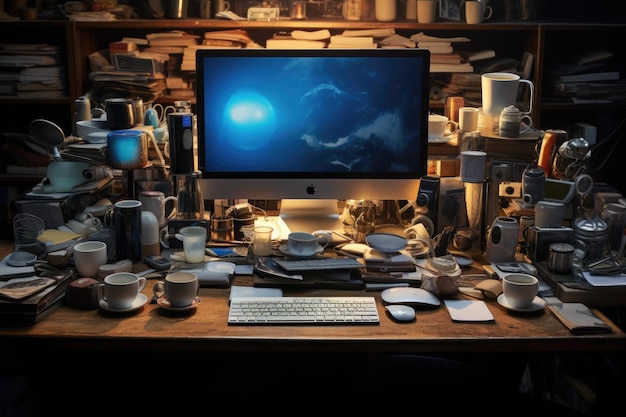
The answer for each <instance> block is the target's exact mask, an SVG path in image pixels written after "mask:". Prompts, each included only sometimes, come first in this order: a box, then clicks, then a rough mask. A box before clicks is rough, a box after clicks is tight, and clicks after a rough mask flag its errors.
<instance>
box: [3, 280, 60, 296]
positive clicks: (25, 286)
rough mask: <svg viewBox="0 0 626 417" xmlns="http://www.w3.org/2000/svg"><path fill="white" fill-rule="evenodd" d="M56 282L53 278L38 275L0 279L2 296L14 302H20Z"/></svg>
mask: <svg viewBox="0 0 626 417" xmlns="http://www.w3.org/2000/svg"><path fill="white" fill-rule="evenodd" d="M54 283H55V280H54V279H52V278H47V277H38V276H36V275H33V276H31V277H24V278H12V279H10V280H8V281H0V298H4V299H5V300H8V301H12V302H20V301H22V300H24V299H26V298H28V297H30V296H31V295H34V294H37V293H38V292H40V291H42V290H43V289H44V288H46V287H49V286H50V285H52V284H54Z"/></svg>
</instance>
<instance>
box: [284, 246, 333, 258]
mask: <svg viewBox="0 0 626 417" xmlns="http://www.w3.org/2000/svg"><path fill="white" fill-rule="evenodd" d="M278 250H279V251H280V253H282V254H283V255H286V256H291V257H294V258H312V257H314V256H317V255H319V254H320V253H322V252H324V248H323V247H321V246H320V245H317V248H316V249H315V252H314V253H312V254H310V255H294V254H292V253H291V252H289V246H287V244H284V245H280V247H279V248H278Z"/></svg>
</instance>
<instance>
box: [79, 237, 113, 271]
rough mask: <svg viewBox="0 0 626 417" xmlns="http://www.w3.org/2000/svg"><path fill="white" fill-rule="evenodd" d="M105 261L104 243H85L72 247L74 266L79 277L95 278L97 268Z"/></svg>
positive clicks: (105, 249)
mask: <svg viewBox="0 0 626 417" xmlns="http://www.w3.org/2000/svg"><path fill="white" fill-rule="evenodd" d="M107 260H108V256H107V244H106V243H104V242H99V241H87V242H80V243H78V244H76V245H74V265H75V266H76V271H77V272H78V275H80V276H81V277H84V278H95V277H96V276H97V275H98V268H100V266H102V265H104V264H106V263H107Z"/></svg>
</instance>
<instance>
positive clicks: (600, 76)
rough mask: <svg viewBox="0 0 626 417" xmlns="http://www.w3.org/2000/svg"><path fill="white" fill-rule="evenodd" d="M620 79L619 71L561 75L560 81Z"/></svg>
mask: <svg viewBox="0 0 626 417" xmlns="http://www.w3.org/2000/svg"><path fill="white" fill-rule="evenodd" d="M619 79H620V75H619V72H618V71H604V72H591V73H584V74H571V75H561V76H560V77H559V78H558V80H557V82H559V83H582V82H593V81H617V80H619Z"/></svg>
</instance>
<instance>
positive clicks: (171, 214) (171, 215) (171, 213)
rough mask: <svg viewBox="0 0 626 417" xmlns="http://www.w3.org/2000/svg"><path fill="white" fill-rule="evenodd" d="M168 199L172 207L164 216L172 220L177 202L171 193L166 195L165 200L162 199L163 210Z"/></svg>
mask: <svg viewBox="0 0 626 417" xmlns="http://www.w3.org/2000/svg"><path fill="white" fill-rule="evenodd" d="M168 201H173V202H174V207H173V208H172V211H170V214H169V215H167V216H166V217H165V220H172V219H173V218H174V217H175V216H176V204H177V203H178V198H177V197H176V196H173V195H171V196H169V197H166V198H165V200H163V211H165V205H166V204H167V202H168Z"/></svg>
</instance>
